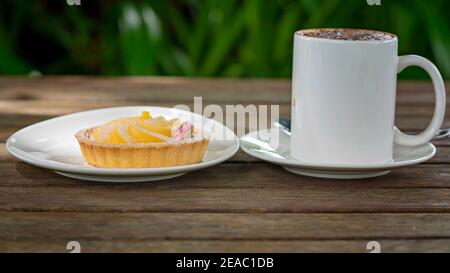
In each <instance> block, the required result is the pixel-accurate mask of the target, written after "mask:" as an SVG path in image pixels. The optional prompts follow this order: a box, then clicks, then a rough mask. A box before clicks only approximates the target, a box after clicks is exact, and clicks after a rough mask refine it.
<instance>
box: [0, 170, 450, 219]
mask: <svg viewBox="0 0 450 273" xmlns="http://www.w3.org/2000/svg"><path fill="white" fill-rule="evenodd" d="M229 171H230V170H228V172H229ZM228 179H230V180H232V179H238V178H236V177H235V176H228ZM254 179H255V180H256V179H258V178H254ZM297 179H298V180H299V181H301V180H302V178H300V177H299V178H297ZM385 179H388V178H387V177H386V178H385ZM179 181H180V180H179ZM217 182H218V181H217ZM293 182H294V181H293V180H292V179H291V180H290V182H288V183H293ZM208 183H209V184H210V183H213V182H211V180H210V181H205V182H204V184H205V185H207V184H208ZM322 183H325V182H322ZM331 183H336V182H331ZM0 211H49V212H50V211H51V212H57V211H74V212H279V213H296V212H305V213H306V212H342V213H344V212H348V213H354V212H364V213H368V212H441V213H443V212H450V189H442V188H401V189H397V188H395V189H377V188H361V187H358V188H351V187H343V188H339V187H336V185H335V184H331V185H327V184H322V187H321V188H318V187H312V188H309V187H305V188H301V189H299V188H297V189H292V188H282V187H280V188H273V187H271V188H254V187H252V188H185V187H183V186H182V185H181V182H180V184H179V186H178V187H174V188H170V189H168V188H164V187H162V188H159V187H155V188H152V186H151V183H148V184H146V185H145V186H143V187H138V186H134V187H133V186H130V187H124V188H120V187H114V186H111V185H103V186H101V185H99V184H95V186H85V185H79V186H78V187H67V186H62V187H51V186H46V187H0Z"/></svg>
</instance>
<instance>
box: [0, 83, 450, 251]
mask: <svg viewBox="0 0 450 273" xmlns="http://www.w3.org/2000/svg"><path fill="white" fill-rule="evenodd" d="M447 87H450V83H447ZM193 96H202V97H203V102H204V104H207V103H216V104H219V105H225V104H237V103H242V104H244V105H246V104H279V105H280V110H281V115H284V116H289V113H290V106H289V104H290V82H289V81H285V80H208V79H186V78H158V77H156V78H149V77H138V78H92V77H44V78H36V79H28V78H21V77H18V78H15V77H2V78H0V140H1V141H2V143H1V144H0V172H1V177H2V178H0V251H58V252H67V250H66V244H67V242H68V241H71V240H76V241H79V242H80V243H81V247H82V251H83V252H91V251H127V252H128V251H144V252H173V251H187V252H189V251H197V252H203V251H232V252H236V251H258V252H272V251H274V252H278V251H280V252H286V251H289V252H290V251H302V252H303V251H307V252H309V251H343V252H366V251H367V250H366V244H367V242H368V241H370V240H377V241H379V242H380V243H381V250H382V251H385V252H388V251H413V252H418V251H450V140H445V141H440V142H435V144H436V145H437V146H438V153H437V155H436V156H435V157H434V158H433V159H432V160H430V161H429V162H427V163H424V164H420V165H416V166H412V167H407V168H403V169H399V170H395V171H393V172H391V173H390V174H388V175H386V176H383V177H378V178H372V179H366V180H354V181H350V180H349V181H333V180H325V179H317V178H309V177H303V176H297V175H294V174H291V173H288V172H286V171H284V170H282V169H281V168H280V167H277V166H274V165H271V164H267V163H264V162H262V161H259V160H256V159H255V158H252V157H250V156H247V155H245V154H244V153H243V152H239V153H238V154H237V155H236V156H234V157H233V158H232V159H230V160H228V161H227V162H225V163H223V164H220V165H217V166H214V167H212V168H209V169H205V170H201V171H197V172H194V173H191V174H188V175H185V176H182V177H179V178H176V179H172V180H168V181H160V182H151V183H138V184H108V183H106V184H105V183H94V182H85V181H78V180H74V179H69V178H65V177H62V176H59V175H57V174H55V173H52V172H51V171H48V170H44V169H40V168H37V167H33V166H30V165H27V164H25V163H22V162H19V161H17V160H15V159H14V158H12V157H11V156H10V155H9V154H8V153H7V152H6V150H5V145H4V142H5V140H6V139H7V138H8V137H9V136H10V135H11V134H12V133H13V132H15V131H16V130H18V129H20V128H22V127H24V126H27V125H30V124H32V123H34V122H37V121H41V120H45V119H48V118H51V117H55V116H58V115H62V114H67V113H72V112H77V111H82V110H87V109H94V108H102V107H110V106H123V105H161V106H173V105H176V104H180V103H183V104H192V102H193ZM433 103H434V97H433V92H432V86H431V84H430V83H428V82H402V83H400V84H399V95H398V103H397V107H398V108H397V125H399V127H401V128H402V129H403V130H420V129H423V128H424V127H425V126H426V125H427V123H428V121H429V119H430V117H431V113H432V109H433ZM445 126H450V119H449V118H448V117H447V119H446V121H445Z"/></svg>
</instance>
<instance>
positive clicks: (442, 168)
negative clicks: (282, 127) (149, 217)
mask: <svg viewBox="0 0 450 273" xmlns="http://www.w3.org/2000/svg"><path fill="white" fill-rule="evenodd" d="M0 173H1V174H2V176H3V177H7V178H8V179H0V188H3V187H14V188H18V187H24V188H30V187H39V188H49V187H57V188H60V187H65V188H68V190H69V189H70V188H81V189H83V188H84V189H86V190H89V189H96V190H97V191H98V192H99V193H101V192H102V191H103V190H109V191H113V192H114V191H117V194H118V195H120V193H121V191H123V190H125V191H137V192H143V191H149V192H151V191H154V190H176V189H211V190H214V189H253V188H256V189H258V188H260V189H268V190H270V189H276V190H281V189H285V190H295V191H301V190H304V189H318V190H326V191H334V189H336V190H338V191H341V190H346V189H348V190H350V191H351V190H355V189H359V190H368V189H404V188H405V189H406V188H407V189H414V188H429V189H432V188H436V189H438V188H442V189H450V166H449V165H448V164H422V165H417V166H411V167H407V168H401V169H398V170H395V171H392V172H391V173H390V174H388V175H386V176H382V177H375V178H370V179H362V180H337V181H336V180H327V179H318V178H311V177H305V176H298V175H294V174H291V173H289V172H287V171H285V170H283V169H282V168H281V167H278V166H275V165H271V164H267V163H262V162H259V163H256V162H255V163H251V164H242V163H239V162H238V163H225V164H220V165H217V166H214V167H211V168H207V169H204V170H200V171H196V172H192V173H189V174H187V175H184V176H182V177H178V178H173V179H171V180H169V181H155V182H151V183H98V182H83V181H80V180H76V179H71V178H66V177H63V176H61V175H58V174H56V173H54V172H52V171H49V170H46V169H41V168H38V167H34V166H31V165H28V164H26V163H22V162H14V163H13V162H0ZM226 197H228V196H224V198H226ZM329 197H330V198H331V196H329ZM337 198H338V199H340V197H339V196H337ZM231 199H232V198H231V197H230V201H231Z"/></svg>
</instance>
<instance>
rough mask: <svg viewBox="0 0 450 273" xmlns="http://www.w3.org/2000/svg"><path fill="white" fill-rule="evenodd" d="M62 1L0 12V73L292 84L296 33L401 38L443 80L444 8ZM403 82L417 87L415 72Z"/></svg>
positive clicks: (327, 0)
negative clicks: (344, 30)
mask: <svg viewBox="0 0 450 273" xmlns="http://www.w3.org/2000/svg"><path fill="white" fill-rule="evenodd" d="M381 3H382V5H381V6H369V5H368V4H367V2H366V0H209V1H206V0H205V1H202V0H184V1H181V0H177V1H175V0H173V1H165V0H148V1H94V0H81V6H69V5H68V4H67V3H66V0H47V1H29V0H15V1H12V0H10V1H8V0H6V1H2V2H0V73H1V74H28V73H30V71H39V72H40V73H43V74H101V75H183V76H208V77H210V76H214V77H216V76H218V77H286V78H287V77H290V76H291V75H290V74H291V62H292V60H291V57H292V39H293V33H294V31H296V30H298V29H304V28H316V27H359V28H368V29H377V30H384V31H388V32H393V33H396V34H397V35H398V36H399V40H400V45H399V51H400V54H410V53H415V54H419V55H423V56H425V57H427V58H429V59H431V60H432V61H433V62H435V63H436V64H437V66H438V67H439V69H440V70H441V72H442V73H443V75H444V76H445V77H446V78H449V77H450V1H448V0H429V1H424V0H381ZM402 74H404V75H403V77H406V78H423V77H426V75H425V74H424V73H423V72H421V71H420V70H418V69H409V70H408V71H407V72H406V73H402Z"/></svg>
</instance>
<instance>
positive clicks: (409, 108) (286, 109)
mask: <svg viewBox="0 0 450 273" xmlns="http://www.w3.org/2000/svg"><path fill="white" fill-rule="evenodd" d="M238 103H241V102H240V101H239V100H236V101H234V102H233V104H238ZM182 104H184V105H187V106H189V107H190V108H191V109H192V110H193V109H194V107H193V98H191V99H190V100H187V101H184V102H183V103H182ZM208 104H216V105H219V106H220V107H222V109H225V106H226V105H227V104H225V103H217V102H215V101H203V107H205V106H206V105H208ZM249 104H253V105H258V106H259V105H268V106H270V105H272V104H275V105H279V109H280V116H283V117H289V116H290V115H291V105H290V103H278V102H276V101H274V102H271V103H268V102H266V101H259V100H257V98H255V100H253V101H251V102H248V103H246V104H245V105H249ZM136 105H153V106H162V107H174V106H176V105H177V103H173V102H168V101H159V102H153V101H139V102H130V101H127V100H123V101H104V100H103V101H72V100H62V101H61V100H54V99H45V100H0V114H2V115H3V114H13V115H38V116H49V117H52V116H59V115H65V114H70V113H76V112H81V111H87V110H92V109H100V108H108V107H119V106H136ZM433 112H434V105H410V104H399V105H397V107H396V115H397V117H402V116H408V117H427V118H428V117H429V118H431V116H432V114H433ZM446 117H450V113H449V112H448V111H447V112H446Z"/></svg>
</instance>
